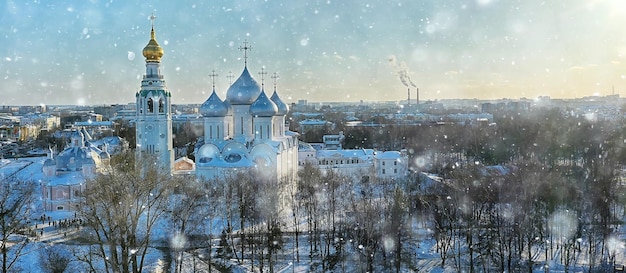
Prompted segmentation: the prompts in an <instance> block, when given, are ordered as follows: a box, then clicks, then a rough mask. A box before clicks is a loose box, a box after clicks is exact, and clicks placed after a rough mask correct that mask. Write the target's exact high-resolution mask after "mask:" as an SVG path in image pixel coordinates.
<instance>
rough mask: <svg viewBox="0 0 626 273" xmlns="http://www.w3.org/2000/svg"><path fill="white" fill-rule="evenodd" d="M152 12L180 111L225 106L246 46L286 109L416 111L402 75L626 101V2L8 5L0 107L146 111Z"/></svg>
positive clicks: (447, 84)
mask: <svg viewBox="0 0 626 273" xmlns="http://www.w3.org/2000/svg"><path fill="white" fill-rule="evenodd" d="M152 13H154V14H155V15H156V16H157V19H156V22H155V29H156V38H157V41H158V42H159V43H160V45H161V46H162V47H163V48H164V50H165V55H164V57H163V59H162V73H163V74H164V76H165V80H166V82H167V86H168V88H169V90H170V91H171V92H172V99H173V103H202V102H203V101H204V100H206V98H207V97H208V96H209V95H210V92H211V90H212V81H211V77H210V76H209V75H210V74H211V73H212V71H213V70H215V72H216V73H217V74H218V75H219V76H218V77H217V78H216V82H215V84H216V90H217V93H218V95H220V97H221V98H222V99H224V97H225V93H226V90H227V88H228V86H229V79H228V78H227V77H226V76H227V75H228V73H229V71H232V73H233V75H234V77H237V76H239V74H240V73H241V71H242V69H243V58H242V57H243V53H241V52H240V51H239V50H238V48H239V47H240V46H241V45H242V44H243V41H244V40H247V41H249V42H250V44H251V45H252V47H253V50H252V51H250V52H249V59H248V68H249V70H250V72H251V73H252V75H253V76H254V77H255V78H256V79H257V81H259V82H260V81H261V79H260V78H261V77H260V76H259V75H258V72H260V71H261V68H262V67H264V69H265V71H266V72H268V74H272V73H274V72H276V73H278V74H279V76H280V79H279V81H278V88H277V89H278V92H279V94H280V96H281V98H283V100H285V101H286V102H294V101H297V100H300V99H305V100H308V101H359V100H364V101H393V100H404V99H406V96H407V87H405V86H404V85H403V83H402V82H401V80H400V77H399V74H402V73H405V74H404V75H407V76H408V77H410V81H412V82H414V83H415V85H416V86H417V87H419V88H420V100H421V101H425V100H436V99H450V98H479V99H495V98H520V97H526V98H535V97H537V96H544V95H547V96H551V97H554V98H572V97H582V96H589V95H609V94H611V93H612V90H613V87H614V90H615V92H616V93H621V94H626V93H625V92H626V60H625V58H626V35H624V34H625V33H626V19H625V18H626V2H625V1H622V0H571V1H540V0H528V1H504V0H465V1H464V0H441V1H394V2H389V1H382V0H378V1H356V0H346V1H331V0H328V1H311V3H301V2H299V1H278V0H277V1H272V0H267V1H165V0H162V1H150V2H149V3H136V2H131V1H116V0H110V1H98V0H92V1H70V0H59V1H50V2H48V1H39V0H35V1H24V2H22V1H11V0H9V1H4V2H2V3H0V92H2V97H3V99H2V101H1V102H0V105H19V104H29V105H37V104H79V105H82V104H86V105H93V104H110V103H128V102H132V101H134V96H135V93H136V92H137V91H138V90H139V85H140V79H141V77H142V75H143V74H144V73H145V62H144V58H143V56H142V55H141V51H142V49H143V47H144V46H145V45H146V44H147V42H148V40H149V37H150V21H149V20H148V17H149V16H150V15H151V14H152ZM268 78H269V76H268V77H266V80H265V83H266V85H265V89H266V90H270V91H271V90H272V88H273V87H272V86H273V83H272V81H271V79H268ZM405 80H406V78H405ZM414 96H415V88H411V98H414Z"/></svg>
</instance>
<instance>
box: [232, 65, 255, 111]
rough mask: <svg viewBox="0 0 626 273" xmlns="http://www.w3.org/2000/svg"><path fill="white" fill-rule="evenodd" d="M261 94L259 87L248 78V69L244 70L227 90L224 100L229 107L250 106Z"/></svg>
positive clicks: (250, 77)
mask: <svg viewBox="0 0 626 273" xmlns="http://www.w3.org/2000/svg"><path fill="white" fill-rule="evenodd" d="M259 94H261V86H259V84H258V83H257V82H256V81H255V80H254V79H253V78H252V76H250V73H249V72H248V68H247V67H246V68H244V69H243V72H242V73H241V76H239V78H237V80H236V81H235V82H234V83H233V84H232V85H231V86H230V87H229V88H228V91H227V92H226V100H227V101H228V102H229V103H230V104H231V105H242V104H243V105H250V104H251V103H252V102H254V101H255V100H256V99H257V98H258V97H259Z"/></svg>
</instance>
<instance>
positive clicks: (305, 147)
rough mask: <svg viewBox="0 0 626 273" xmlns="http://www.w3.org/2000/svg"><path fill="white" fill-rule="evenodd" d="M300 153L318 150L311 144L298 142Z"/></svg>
mask: <svg viewBox="0 0 626 273" xmlns="http://www.w3.org/2000/svg"><path fill="white" fill-rule="evenodd" d="M298 151H299V152H315V151H316V150H315V148H313V146H311V144H309V143H306V142H302V141H298Z"/></svg>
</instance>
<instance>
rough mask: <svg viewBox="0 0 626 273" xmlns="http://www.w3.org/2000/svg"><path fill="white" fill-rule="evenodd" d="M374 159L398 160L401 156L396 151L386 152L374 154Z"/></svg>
mask: <svg viewBox="0 0 626 273" xmlns="http://www.w3.org/2000/svg"><path fill="white" fill-rule="evenodd" d="M375 157H376V159H389V160H392V159H399V158H402V154H401V153H400V152H398V151H386V152H383V153H377V154H376V156H375Z"/></svg>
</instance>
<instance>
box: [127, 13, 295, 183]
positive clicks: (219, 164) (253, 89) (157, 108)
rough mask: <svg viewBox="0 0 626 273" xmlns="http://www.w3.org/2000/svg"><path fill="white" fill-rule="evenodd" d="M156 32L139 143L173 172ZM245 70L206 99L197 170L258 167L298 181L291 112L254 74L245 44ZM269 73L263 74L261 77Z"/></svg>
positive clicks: (139, 102) (211, 172)
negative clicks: (222, 95) (288, 125)
mask: <svg viewBox="0 0 626 273" xmlns="http://www.w3.org/2000/svg"><path fill="white" fill-rule="evenodd" d="M154 18H155V17H152V18H151V19H152V30H151V32H150V41H149V42H148V45H146V47H145V48H144V49H143V56H144V57H145V58H146V74H145V75H144V76H143V79H142V81H141V89H140V90H139V92H137V93H136V106H137V109H136V111H137V112H136V116H137V118H136V144H137V145H136V146H137V152H138V153H144V154H149V155H153V156H155V158H157V160H158V162H159V164H161V167H162V168H164V169H166V170H169V171H170V172H173V169H174V160H175V158H174V149H173V141H172V108H171V99H172V94H171V93H170V92H169V91H168V90H167V87H166V85H165V79H164V77H163V75H162V74H161V71H160V65H161V58H162V57H163V55H164V52H163V48H162V47H161V46H160V45H159V44H158V42H157V41H156V37H155V31H154ZM240 49H242V50H243V51H244V68H243V71H242V72H241V75H240V76H239V78H237V80H236V81H234V82H233V83H232V84H231V86H230V87H229V88H228V91H227V93H226V98H225V99H224V100H222V99H221V98H220V97H219V96H218V95H217V93H216V91H215V85H213V92H212V93H211V95H210V96H209V97H208V98H207V99H206V101H204V103H202V105H201V107H200V114H201V115H202V120H203V122H202V123H203V125H204V137H203V138H202V139H201V141H198V144H197V145H196V147H195V155H196V156H195V158H196V161H195V162H194V165H195V166H194V169H195V176H196V177H197V178H199V179H205V180H209V179H213V178H224V177H227V176H229V175H232V174H234V173H236V172H238V171H246V170H257V171H259V173H261V174H263V176H264V177H267V178H271V179H295V177H296V175H297V168H298V139H297V136H298V135H297V133H295V132H291V131H288V129H287V128H286V127H285V115H286V114H287V112H288V111H289V108H288V106H287V104H285V103H284V102H283V101H282V100H281V99H280V97H279V96H278V93H277V92H276V87H274V90H273V93H272V94H271V96H269V95H268V93H267V92H266V90H265V85H264V84H263V80H264V79H262V84H261V85H259V83H258V82H257V81H256V80H255V79H254V78H253V77H252V76H251V75H250V72H249V71H248V65H247V51H248V50H249V49H251V48H250V47H249V46H248V45H247V42H244V46H243V47H242V48H240ZM263 74H265V73H264V72H262V73H261V75H263Z"/></svg>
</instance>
